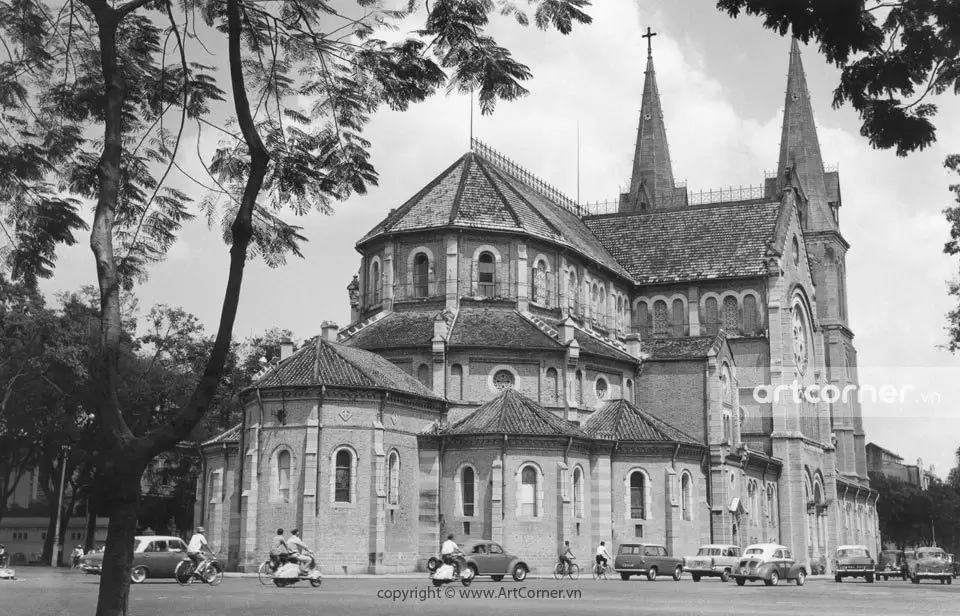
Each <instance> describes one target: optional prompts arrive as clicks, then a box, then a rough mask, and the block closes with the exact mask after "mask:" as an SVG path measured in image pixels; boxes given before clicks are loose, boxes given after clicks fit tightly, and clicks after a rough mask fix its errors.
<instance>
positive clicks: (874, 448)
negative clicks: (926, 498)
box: [866, 443, 939, 490]
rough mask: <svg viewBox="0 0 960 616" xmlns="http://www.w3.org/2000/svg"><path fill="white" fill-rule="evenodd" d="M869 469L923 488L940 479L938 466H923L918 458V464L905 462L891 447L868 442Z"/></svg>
mask: <svg viewBox="0 0 960 616" xmlns="http://www.w3.org/2000/svg"><path fill="white" fill-rule="evenodd" d="M866 449H867V470H868V472H871V473H880V474H881V475H884V476H886V477H890V478H892V479H899V480H900V481H903V482H905V483H909V484H910V485H915V486H917V487H918V488H920V489H921V490H926V489H928V488H929V487H930V482H931V481H935V480H937V479H939V478H938V477H937V474H936V467H935V466H934V465H933V464H931V465H930V468H927V469H925V468H923V460H922V459H921V458H917V463H916V464H904V463H903V458H902V457H901V456H898V455H897V454H895V453H894V452H892V451H890V450H889V449H884V448H883V447H881V446H880V445H877V444H876V443H867V447H866Z"/></svg>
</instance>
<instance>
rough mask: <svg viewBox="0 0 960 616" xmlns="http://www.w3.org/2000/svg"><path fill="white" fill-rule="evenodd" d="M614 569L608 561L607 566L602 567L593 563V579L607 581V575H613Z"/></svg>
mask: <svg viewBox="0 0 960 616" xmlns="http://www.w3.org/2000/svg"><path fill="white" fill-rule="evenodd" d="M612 572H613V567H611V566H610V562H609V561H607V563H606V564H604V565H601V564H600V563H598V562H594V563H593V579H595V580H599V579H600V578H603V579H607V573H612Z"/></svg>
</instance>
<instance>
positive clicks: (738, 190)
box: [687, 185, 764, 205]
mask: <svg viewBox="0 0 960 616" xmlns="http://www.w3.org/2000/svg"><path fill="white" fill-rule="evenodd" d="M763 196H764V187H763V186H762V185H756V186H731V187H729V188H719V189H716V190H700V191H697V192H694V191H692V190H689V191H687V205H706V204H708V203H729V202H733V201H748V200H750V199H762V198H763Z"/></svg>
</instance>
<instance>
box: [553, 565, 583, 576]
mask: <svg viewBox="0 0 960 616" xmlns="http://www.w3.org/2000/svg"><path fill="white" fill-rule="evenodd" d="M563 576H567V577H568V578H570V579H571V580H576V579H579V578H580V565H578V564H577V563H570V564H569V565H566V566H564V563H563V562H558V563H557V565H556V566H555V567H554V568H553V577H554V578H555V579H557V580H562V579H563Z"/></svg>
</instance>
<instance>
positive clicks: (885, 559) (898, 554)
mask: <svg viewBox="0 0 960 616" xmlns="http://www.w3.org/2000/svg"><path fill="white" fill-rule="evenodd" d="M907 573H908V569H907V557H906V555H905V554H904V553H903V552H902V551H900V550H883V551H882V552H880V559H879V560H878V562H877V577H878V578H880V579H881V580H889V579H890V578H892V577H899V578H903V580H904V581H906V579H907Z"/></svg>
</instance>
